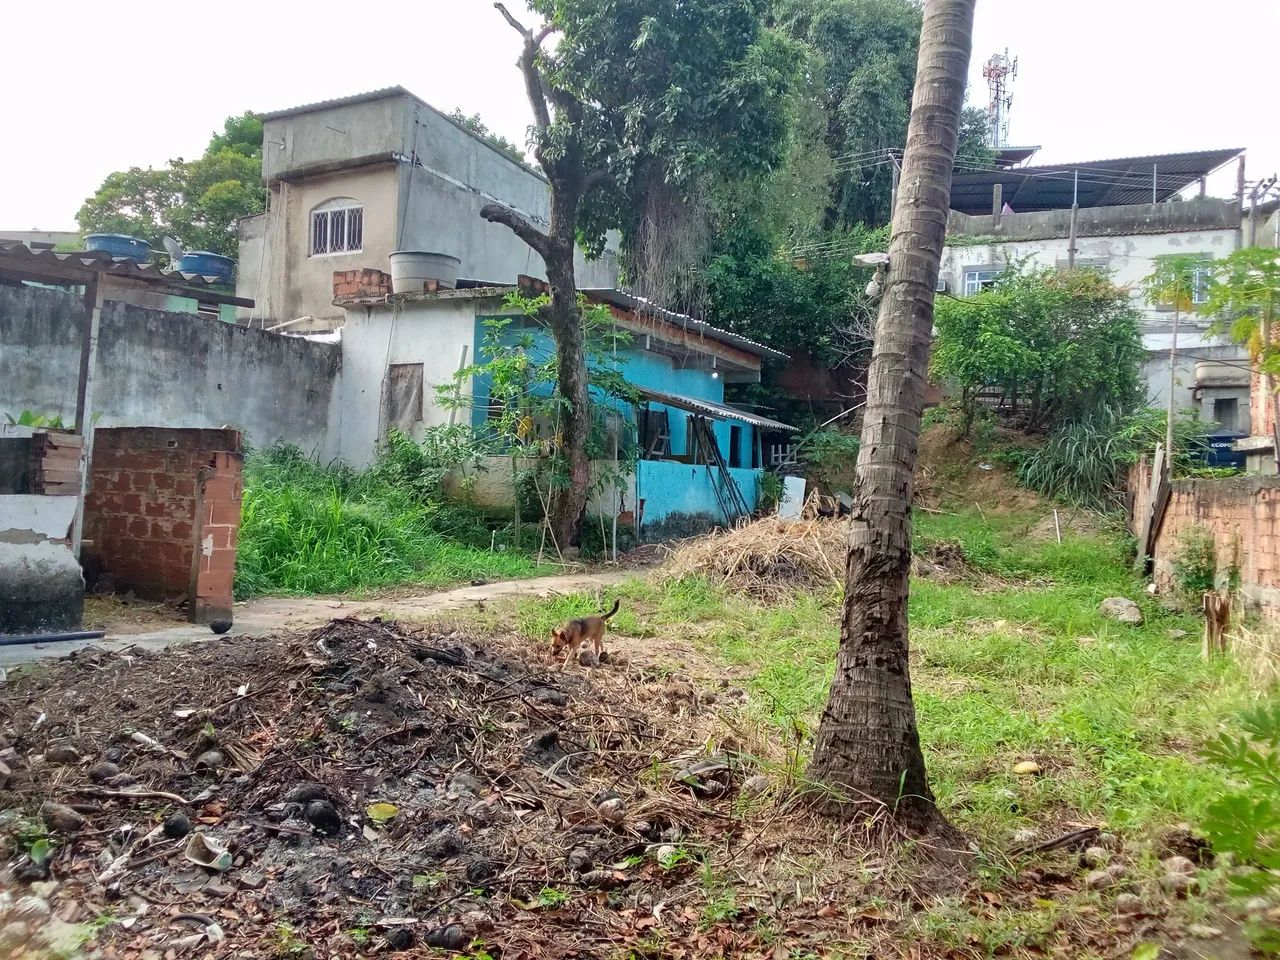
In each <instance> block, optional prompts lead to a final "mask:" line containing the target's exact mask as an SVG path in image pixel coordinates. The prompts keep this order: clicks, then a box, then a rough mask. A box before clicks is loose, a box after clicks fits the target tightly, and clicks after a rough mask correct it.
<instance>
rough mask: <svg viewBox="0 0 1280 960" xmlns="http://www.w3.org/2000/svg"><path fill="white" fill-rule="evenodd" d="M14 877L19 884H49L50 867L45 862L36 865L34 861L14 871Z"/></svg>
mask: <svg viewBox="0 0 1280 960" xmlns="http://www.w3.org/2000/svg"><path fill="white" fill-rule="evenodd" d="M13 877H14V879H15V880H17V881H18V882H19V883H29V884H31V885H32V886H34V885H35V884H37V883H42V882H48V880H49V865H48V864H47V863H44V862H43V861H42V862H40V863H36V862H35V861H34V860H33V861H31V862H29V863H24V864H23V865H22V866H20V867H18V869H16V870H14V871H13Z"/></svg>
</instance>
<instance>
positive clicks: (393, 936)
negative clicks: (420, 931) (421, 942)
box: [383, 927, 415, 950]
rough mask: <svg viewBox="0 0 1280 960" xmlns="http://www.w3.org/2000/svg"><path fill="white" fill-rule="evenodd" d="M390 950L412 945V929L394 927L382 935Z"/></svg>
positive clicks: (405, 948)
mask: <svg viewBox="0 0 1280 960" xmlns="http://www.w3.org/2000/svg"><path fill="white" fill-rule="evenodd" d="M383 936H384V937H385V939H386V941H387V946H388V947H389V948H390V949H392V950H408V949H410V948H411V947H412V946H413V943H414V939H415V938H414V936H413V931H412V930H410V929H409V928H408V927H394V928H392V929H391V930H388V931H387V932H386V933H385V934H384V935H383Z"/></svg>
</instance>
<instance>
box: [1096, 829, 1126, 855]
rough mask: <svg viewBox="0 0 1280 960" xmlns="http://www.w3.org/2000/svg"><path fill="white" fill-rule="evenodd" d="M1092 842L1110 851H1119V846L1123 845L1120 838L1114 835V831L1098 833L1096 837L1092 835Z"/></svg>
mask: <svg viewBox="0 0 1280 960" xmlns="http://www.w3.org/2000/svg"><path fill="white" fill-rule="evenodd" d="M1093 844H1094V846H1096V847H1101V848H1102V849H1103V850H1108V851H1110V852H1111V853H1119V852H1120V849H1121V847H1123V846H1124V845H1123V844H1122V843H1121V842H1120V838H1119V837H1118V836H1116V835H1115V834H1114V833H1100V834H1098V835H1097V836H1096V837H1094V839H1093Z"/></svg>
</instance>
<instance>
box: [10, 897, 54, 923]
mask: <svg viewBox="0 0 1280 960" xmlns="http://www.w3.org/2000/svg"><path fill="white" fill-rule="evenodd" d="M13 912H14V913H15V914H17V916H18V918H19V919H20V920H23V921H25V922H27V923H30V924H32V925H34V926H37V927H40V926H43V925H44V924H45V923H46V922H47V921H48V919H49V916H50V913H51V912H52V911H50V909H49V904H48V903H46V902H45V901H44V900H42V899H41V898H40V897H35V896H31V897H19V898H18V900H17V901H16V902H15V903H14V905H13Z"/></svg>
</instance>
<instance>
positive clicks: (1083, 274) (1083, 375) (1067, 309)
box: [932, 269, 1143, 429]
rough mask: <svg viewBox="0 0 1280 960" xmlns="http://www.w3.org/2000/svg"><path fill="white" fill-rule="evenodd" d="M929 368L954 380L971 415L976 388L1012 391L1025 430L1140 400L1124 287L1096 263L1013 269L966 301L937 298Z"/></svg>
mask: <svg viewBox="0 0 1280 960" xmlns="http://www.w3.org/2000/svg"><path fill="white" fill-rule="evenodd" d="M934 316H935V324H936V327H937V335H936V337H935V340H934V348H933V362H932V367H933V374H934V376H936V377H938V378H940V379H942V380H944V381H947V382H949V383H952V384H954V385H956V386H958V387H959V388H960V391H961V406H962V409H963V410H964V411H965V414H966V417H967V418H969V419H971V418H972V415H973V411H974V409H975V404H976V397H977V393H978V392H979V391H980V390H981V389H983V388H986V387H994V388H998V389H999V390H1001V391H1002V392H1003V394H1004V395H1005V397H1006V398H1009V399H1011V400H1012V399H1013V398H1015V397H1016V398H1017V399H1016V401H1014V402H1016V403H1017V404H1018V409H1019V411H1020V412H1022V413H1023V414H1024V415H1025V418H1026V423H1027V426H1028V427H1029V428H1031V429H1049V428H1052V427H1054V426H1056V425H1058V424H1060V423H1062V422H1064V421H1068V420H1079V419H1085V418H1086V417H1088V416H1089V415H1091V414H1092V413H1094V412H1095V411H1097V410H1100V409H1102V408H1112V409H1116V410H1121V411H1126V410H1129V409H1131V408H1132V407H1133V406H1135V405H1136V404H1138V403H1140V402H1141V400H1142V384H1143V380H1142V359H1143V350H1142V336H1141V332H1140V329H1139V315H1138V312H1137V311H1136V310H1134V309H1133V306H1132V305H1131V303H1130V301H1129V295H1128V293H1127V292H1126V291H1125V290H1123V289H1121V288H1120V287H1118V286H1116V285H1115V284H1114V283H1112V282H1111V281H1110V279H1108V278H1107V277H1106V276H1105V275H1104V274H1102V273H1100V272H1098V271H1095V270H1075V271H1071V272H1059V271H1057V270H1053V269H1046V270H1032V271H1022V270H1011V271H1010V272H1008V273H1006V274H1005V275H1004V276H1003V277H1002V278H1001V279H1000V280H999V281H998V282H997V283H996V284H995V285H994V286H993V287H991V288H990V289H988V290H985V291H983V292H982V293H979V294H978V295H976V296H973V297H968V298H966V299H964V300H957V299H955V298H950V297H945V298H939V300H938V302H937V304H936V306H935V314H934Z"/></svg>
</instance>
